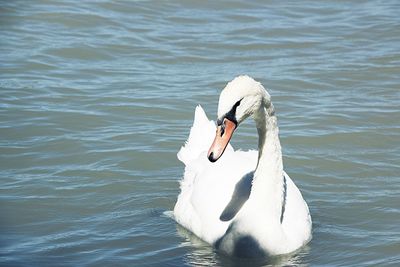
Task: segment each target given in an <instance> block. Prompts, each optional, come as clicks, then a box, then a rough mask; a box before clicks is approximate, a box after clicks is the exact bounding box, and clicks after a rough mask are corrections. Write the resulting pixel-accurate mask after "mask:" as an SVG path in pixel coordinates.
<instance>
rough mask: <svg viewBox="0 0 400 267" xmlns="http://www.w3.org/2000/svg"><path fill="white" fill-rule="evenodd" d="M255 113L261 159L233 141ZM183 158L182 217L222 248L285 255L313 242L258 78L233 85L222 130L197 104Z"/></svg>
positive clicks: (225, 95)
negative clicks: (231, 142) (234, 135)
mask: <svg viewBox="0 0 400 267" xmlns="http://www.w3.org/2000/svg"><path fill="white" fill-rule="evenodd" d="M249 116H252V117H253V118H254V120H255V123H256V127H257V131H258V135H259V140H258V156H257V152H256V151H248V152H243V151H234V150H233V148H232V147H231V146H230V145H229V140H230V138H231V136H232V134H233V132H234V130H235V129H236V127H237V126H239V125H240V123H241V122H242V121H243V120H245V119H246V118H247V117H249ZM214 136H215V139H214V141H213V137H214ZM210 146H211V147H210ZM207 151H208V152H207ZM222 154H223V156H222ZM178 158H179V159H180V160H181V161H182V162H183V163H184V164H185V165H186V167H185V173H184V178H183V179H182V181H181V193H180V195H179V196H178V200H177V202H176V205H175V208H174V217H175V220H176V221H177V222H178V223H179V224H181V225H182V226H184V227H185V228H187V229H188V230H190V231H192V232H193V233H194V234H196V235H197V236H198V237H200V238H201V239H203V240H204V241H206V242H208V243H210V244H212V245H214V246H215V247H216V248H217V249H219V250H222V251H224V252H225V253H227V254H228V255H233V256H238V257H260V256H269V255H279V254H285V253H289V252H292V251H294V250H296V249H298V248H300V247H301V246H303V245H304V244H306V243H307V242H308V241H309V240H310V239H311V225H312V223H311V217H310V214H309V210H308V206H307V204H306V202H305V201H304V199H303V197H302V195H301V193H300V191H299V189H298V188H297V187H296V185H295V184H294V183H293V182H292V180H291V179H290V177H289V176H288V175H287V174H286V173H285V172H284V171H283V166H282V152H281V146H280V142H279V137H278V125H277V119H276V116H275V111H274V106H273V105H272V103H271V97H270V95H269V94H268V93H267V91H266V90H265V89H264V87H263V86H262V85H261V84H260V83H259V82H256V81H255V80H253V79H252V78H250V77H249V76H239V77H236V78H235V79H234V80H232V81H231V82H230V83H228V84H227V86H226V87H225V88H224V90H223V91H222V93H221V95H220V98H219V104H218V121H217V132H216V135H215V125H214V123H213V122H212V121H209V120H208V118H207V116H206V114H205V113H204V111H203V109H202V108H201V107H200V106H198V107H197V108H196V112H195V119H194V123H193V127H192V129H191V131H190V135H189V139H188V141H187V142H186V144H185V146H183V147H182V148H181V150H180V151H179V153H178Z"/></svg>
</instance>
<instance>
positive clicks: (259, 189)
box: [250, 107, 283, 222]
mask: <svg viewBox="0 0 400 267" xmlns="http://www.w3.org/2000/svg"><path fill="white" fill-rule="evenodd" d="M271 110H272V111H271ZM268 113H271V114H268ZM254 120H255V122H256V127H257V131H258V136H259V137H258V138H259V139H258V162H257V168H256V170H255V172H254V179H253V187H252V192H251V196H250V197H252V198H254V199H255V200H256V202H257V203H259V204H260V205H261V206H262V207H263V209H269V214H271V215H272V216H271V217H273V218H274V219H273V220H274V221H275V219H276V222H278V221H279V220H280V215H281V210H282V200H283V164H282V151H281V145H280V141H279V129H278V122H277V119H276V116H275V115H274V114H273V107H272V108H270V109H268V110H267V109H266V108H264V107H262V108H260V110H259V111H258V113H257V114H255V116H254Z"/></svg>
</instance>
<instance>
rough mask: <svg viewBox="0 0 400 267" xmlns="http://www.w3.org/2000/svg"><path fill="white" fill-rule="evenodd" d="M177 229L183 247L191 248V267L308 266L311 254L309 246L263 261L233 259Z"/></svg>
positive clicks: (187, 260)
mask: <svg viewBox="0 0 400 267" xmlns="http://www.w3.org/2000/svg"><path fill="white" fill-rule="evenodd" d="M176 227H177V232H178V234H179V235H180V236H181V237H182V238H184V241H183V242H182V243H181V246H184V247H191V250H190V251H189V252H188V253H187V254H186V255H185V263H186V264H187V265H189V266H234V267H236V266H237V267H242V266H260V267H261V266H308V264H307V260H306V259H305V258H306V256H307V255H308V253H309V247H308V246H305V247H303V248H301V249H300V250H298V251H295V252H293V253H290V254H287V255H283V256H274V257H269V258H262V259H242V258H232V257H228V256H226V255H224V254H222V253H219V252H217V251H216V250H215V249H214V248H213V247H211V246H210V245H209V244H207V243H206V242H204V241H203V240H201V239H200V238H198V237H197V236H195V235H194V234H193V233H191V232H190V231H188V230H186V229H185V228H183V227H182V226H180V225H179V224H177V226H176Z"/></svg>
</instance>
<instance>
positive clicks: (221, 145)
mask: <svg viewBox="0 0 400 267" xmlns="http://www.w3.org/2000/svg"><path fill="white" fill-rule="evenodd" d="M235 129H236V123H235V122H233V121H231V120H228V119H227V118H225V119H224V121H223V123H222V125H220V126H218V127H217V133H216V135H215V139H214V142H213V143H212V145H211V147H210V149H209V150H208V154H207V157H208V159H209V160H210V161H211V162H216V161H217V160H218V159H219V158H220V157H221V156H222V154H224V151H225V148H226V146H227V145H228V143H229V140H231V137H232V134H233V132H234V131H235Z"/></svg>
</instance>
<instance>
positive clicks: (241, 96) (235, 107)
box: [208, 76, 271, 162]
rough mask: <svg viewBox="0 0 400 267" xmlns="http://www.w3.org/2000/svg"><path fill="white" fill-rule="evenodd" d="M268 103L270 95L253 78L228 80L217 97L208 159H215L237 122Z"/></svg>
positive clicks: (244, 77) (213, 160)
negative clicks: (215, 124)
mask: <svg viewBox="0 0 400 267" xmlns="http://www.w3.org/2000/svg"><path fill="white" fill-rule="evenodd" d="M270 104H271V97H270V95H269V94H268V93H267V91H265V89H264V87H263V86H262V85H261V83H259V82H257V81H255V80H254V79H253V78H251V77H249V76H238V77H236V78H235V79H233V80H232V81H231V82H229V83H228V84H227V85H226V86H225V88H224V90H222V92H221V95H220V97H219V103H218V119H217V133H216V136H215V139H214V142H213V144H212V145H211V147H210V149H209V151H208V159H209V160H210V161H211V162H215V161H217V160H218V159H219V158H220V157H221V156H222V154H223V153H224V151H225V148H226V146H227V145H228V143H229V140H230V139H231V137H232V134H233V132H234V131H235V129H236V128H237V127H238V126H239V124H240V123H241V122H243V121H244V120H245V119H246V118H248V117H249V116H252V115H254V114H257V111H259V110H260V109H262V108H263V107H264V106H266V107H268V106H271V105H270Z"/></svg>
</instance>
